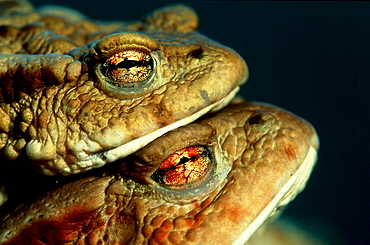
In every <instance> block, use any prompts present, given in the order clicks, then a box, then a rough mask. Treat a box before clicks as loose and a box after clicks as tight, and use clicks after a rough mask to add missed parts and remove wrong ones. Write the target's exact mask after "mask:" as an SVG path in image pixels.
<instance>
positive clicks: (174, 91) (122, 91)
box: [0, 1, 248, 175]
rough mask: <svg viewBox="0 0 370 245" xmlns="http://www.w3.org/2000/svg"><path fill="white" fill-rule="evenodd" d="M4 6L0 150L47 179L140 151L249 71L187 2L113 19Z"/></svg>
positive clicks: (231, 89)
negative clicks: (207, 31) (209, 33)
mask: <svg viewBox="0 0 370 245" xmlns="http://www.w3.org/2000/svg"><path fill="white" fill-rule="evenodd" d="M0 9H1V10H0V33H1V36H0V52H1V53H0V80H1V86H0V136H1V137H0V150H1V151H2V155H3V156H4V159H5V160H6V161H13V162H17V161H18V162H21V163H22V164H24V162H29V164H31V165H32V166H33V167H34V168H35V169H36V170H37V171H39V172H41V173H43V174H46V175H55V174H62V175H70V174H76V173H79V172H84V171H87V170H89V169H93V168H98V167H101V166H103V165H105V164H106V163H110V162H114V161H116V160H118V159H120V158H122V157H125V156H127V155H129V154H131V153H134V152H135V151H137V150H138V149H140V148H142V147H143V146H145V145H146V144H147V143H149V142H151V141H152V140H154V139H155V138H157V137H159V136H160V135H162V134H164V133H166V132H168V131H170V130H173V129H175V128H177V127H179V126H182V125H186V124H188V123H190V122H192V121H194V120H196V119H197V118H199V117H200V116H202V115H204V114H205V113H207V112H209V111H214V110H218V109H220V108H222V107H223V106H225V105H226V104H227V103H228V102H229V101H230V100H231V99H232V98H233V97H234V95H235V94H236V92H237V90H238V88H239V86H240V85H242V84H243V83H244V82H245V81H246V79H247V77H248V70H247V66H246V64H245V62H244V60H243V59H242V58H241V57H240V56H239V55H238V54H237V53H236V52H235V51H233V50H232V49H230V48H228V47H225V46H223V45H221V44H219V43H217V42H215V41H212V40H210V39H209V38H207V37H205V36H203V35H201V34H199V33H198V32H197V27H198V17H197V15H196V14H195V13H194V11H193V10H192V9H190V8H189V7H186V6H184V5H171V6H167V7H164V8H161V9H158V10H156V11H154V12H153V13H151V14H149V15H147V16H146V17H144V18H143V19H142V20H139V21H130V22H123V21H122V22H109V23H108V22H102V21H95V20H89V19H88V18H87V17H85V16H84V15H83V14H81V13H78V12H76V11H74V10H72V9H69V8H64V7H44V8H40V9H34V8H33V7H32V6H31V5H30V4H29V3H28V2H26V1H11V2H9V1H3V2H1V3H0ZM169 20H170V21H169Z"/></svg>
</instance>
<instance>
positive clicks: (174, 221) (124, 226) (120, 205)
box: [0, 100, 319, 245]
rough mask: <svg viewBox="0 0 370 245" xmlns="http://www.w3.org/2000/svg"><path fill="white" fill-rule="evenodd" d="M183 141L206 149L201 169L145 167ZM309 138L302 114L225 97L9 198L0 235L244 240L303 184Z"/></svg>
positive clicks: (311, 157) (16, 240) (102, 240)
mask: <svg viewBox="0 0 370 245" xmlns="http://www.w3.org/2000/svg"><path fill="white" fill-rule="evenodd" d="M193 146H202V147H205V148H207V149H208V151H209V152H210V153H209V155H208V156H207V157H208V158H209V159H210V160H211V161H210V162H209V164H208V166H207V169H206V170H205V174H204V175H201V176H199V178H198V177H196V178H195V179H191V180H190V182H189V183H185V184H184V183H183V184H180V185H172V184H168V183H163V182H160V181H158V178H156V177H153V176H155V173H158V169H159V168H160V167H161V166H163V163H165V162H166V161H167V160H168V159H173V157H172V156H174V154H175V155H176V154H179V151H180V152H181V150H182V149H191V147H193ZM189 147H190V148H189ZM318 147H319V140H318V137H317V134H316V132H315V130H314V128H313V127H312V126H311V125H310V124H309V123H307V122H306V121H304V120H303V119H301V118H299V117H297V116H295V115H294V114H292V113H290V112H287V111H285V110H283V109H281V108H278V107H275V106H272V105H269V104H264V103H258V102H242V101H240V100H239V101H238V100H235V101H234V102H233V103H232V104H231V105H229V106H227V107H226V108H224V109H223V110H221V111H220V112H217V113H215V114H210V115H208V116H206V117H203V118H202V120H198V121H196V122H194V123H192V124H189V125H186V126H182V127H180V128H178V129H176V130H174V131H171V132H168V133H166V134H165V135H163V136H161V137H160V138H158V139H156V140H155V141H153V142H152V143H149V144H148V145H147V146H145V147H144V148H143V149H141V150H139V151H138V152H136V153H135V154H133V155H131V156H129V157H127V158H125V159H123V160H120V161H117V162H116V163H112V164H111V165H109V166H107V167H110V169H105V170H102V169H100V170H101V171H104V173H99V174H93V175H92V176H89V177H86V178H83V179H80V180H77V181H75V182H71V183H68V184H66V185H64V186H61V187H60V188H59V189H56V190H54V191H51V192H48V193H47V194H46V195H44V196H42V197H40V198H39V199H38V200H37V201H35V202H33V203H32V204H30V205H24V206H23V207H20V208H18V209H17V211H16V212H15V213H11V214H10V215H9V216H8V217H7V218H5V219H4V220H3V222H2V225H1V228H0V231H1V232H0V241H1V243H0V244H2V245H5V244H40V242H41V241H42V243H43V244H56V243H58V244H244V243H246V242H247V241H248V240H249V238H250V237H251V236H252V235H253V234H254V233H255V231H256V230H257V229H258V228H259V227H260V226H261V225H262V224H263V223H264V222H265V221H266V220H268V219H269V218H270V217H271V216H273V215H274V214H276V213H278V212H279V210H281V208H282V207H284V206H285V205H287V204H288V203H289V201H291V200H292V199H293V198H294V197H295V196H296V195H297V194H298V193H299V192H300V191H301V190H302V189H303V188H304V186H305V184H306V181H307V179H308V177H309V175H310V173H311V171H312V168H313V166H314V164H315V161H316V156H317V150H318ZM202 157H204V155H202ZM194 159H196V160H194ZM197 159H198V158H191V157H187V158H185V160H186V161H183V160H181V161H180V162H182V164H188V163H189V162H192V161H193V160H194V161H197ZM185 162H186V163H185ZM176 166H181V164H179V165H176ZM184 166H185V165H184ZM185 168H186V167H185ZM172 169H173V168H172ZM189 169H190V167H189ZM163 173H165V175H167V174H168V172H162V174H163ZM86 174H87V173H86ZM180 176H182V175H180ZM176 178H177V177H175V179H176ZM170 181H171V179H170Z"/></svg>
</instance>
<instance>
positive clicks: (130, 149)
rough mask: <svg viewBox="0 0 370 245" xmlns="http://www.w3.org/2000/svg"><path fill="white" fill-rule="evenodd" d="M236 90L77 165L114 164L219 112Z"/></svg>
mask: <svg viewBox="0 0 370 245" xmlns="http://www.w3.org/2000/svg"><path fill="white" fill-rule="evenodd" d="M238 90H239V87H237V88H235V89H234V90H233V91H232V92H231V93H229V94H228V95H227V96H226V97H225V98H224V99H222V100H220V101H218V102H215V103H213V104H211V105H209V106H207V107H205V108H203V109H202V110H200V111H198V112H196V113H194V114H192V115H190V116H189V117H187V118H184V119H181V120H179V121H177V122H175V123H173V124H170V125H168V126H165V127H163V128H160V129H158V130H156V131H154V132H151V133H149V134H147V135H144V136H142V137H140V138H137V139H134V140H132V141H130V142H128V143H126V144H123V145H121V146H118V147H116V148H113V149H109V150H107V151H105V152H100V153H95V154H94V153H93V154H86V155H85V154H84V155H82V154H81V155H80V156H79V157H81V159H82V160H81V161H80V162H79V163H78V164H79V165H80V166H81V167H82V168H84V169H85V170H88V169H89V168H91V167H92V166H94V168H95V167H100V166H103V165H104V164H106V163H110V162H114V161H116V160H118V159H120V158H123V157H125V156H127V155H129V154H132V153H134V152H135V151H137V150H139V149H140V148H142V147H143V146H145V145H147V144H148V143H150V142H151V141H153V140H154V139H156V138H158V137H159V136H161V135H163V134H165V133H166V132H169V131H171V130H173V129H176V128H178V127H181V126H184V125H187V124H189V123H191V122H193V121H194V120H196V119H197V118H199V117H200V116H202V115H204V114H206V113H207V112H210V111H216V110H219V109H221V108H223V107H224V106H226V105H227V104H228V103H229V102H230V101H231V100H232V99H233V98H234V96H235V94H236V93H237V92H238ZM112 135H114V134H112ZM117 136H118V137H120V136H119V135H117ZM113 140H114V139H113ZM88 144H91V145H93V144H94V143H93V142H91V141H90V142H89V141H82V142H81V143H80V147H81V149H84V148H87V147H86V145H88ZM68 170H69V168H68V169H65V171H68Z"/></svg>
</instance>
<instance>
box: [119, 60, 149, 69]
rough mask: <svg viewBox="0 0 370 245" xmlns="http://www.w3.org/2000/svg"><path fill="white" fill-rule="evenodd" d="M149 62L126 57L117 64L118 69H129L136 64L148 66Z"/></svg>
mask: <svg viewBox="0 0 370 245" xmlns="http://www.w3.org/2000/svg"><path fill="white" fill-rule="evenodd" d="M148 63H149V62H146V61H136V60H128V59H124V60H123V61H122V62H120V63H118V64H116V65H115V68H117V69H129V68H132V67H136V66H147V65H148Z"/></svg>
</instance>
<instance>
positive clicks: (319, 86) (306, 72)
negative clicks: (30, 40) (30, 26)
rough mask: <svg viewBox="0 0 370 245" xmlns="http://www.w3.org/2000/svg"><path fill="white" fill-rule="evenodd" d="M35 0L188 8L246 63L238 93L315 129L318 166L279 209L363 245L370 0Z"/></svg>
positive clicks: (103, 10) (103, 9) (104, 11)
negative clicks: (318, 142)
mask: <svg viewBox="0 0 370 245" xmlns="http://www.w3.org/2000/svg"><path fill="white" fill-rule="evenodd" d="M32 2H33V3H34V5H35V6H39V5H41V4H45V3H59V4H61V2H63V5H65V6H70V7H73V8H75V9H77V10H79V11H81V12H83V13H84V14H86V15H87V16H88V17H90V18H95V19H104V20H136V19H139V18H141V17H143V16H144V15H145V14H147V13H149V12H150V11H151V10H153V9H155V8H158V7H161V6H163V5H164V4H167V3H174V2H182V3H186V4H188V5H190V6H191V7H193V8H194V9H195V10H196V11H197V12H198V14H199V17H200V23H201V26H200V32H202V33H203V34H205V35H207V36H209V37H211V38H212V39H214V40H217V41H219V42H221V43H223V44H225V45H227V46H230V47H232V48H234V49H235V50H236V51H238V52H239V53H240V54H241V56H243V57H244V59H245V60H246V62H247V63H248V65H249V69H250V74H251V75H250V79H249V81H248V83H247V84H246V85H245V86H244V87H243V88H242V90H241V94H242V95H243V96H244V97H245V98H247V99H249V100H258V101H265V102H269V103H273V104H276V105H278V106H281V107H283V108H285V109H288V110H290V111H292V112H294V113H296V114H298V115H300V116H302V117H303V118H305V119H307V120H308V121H310V122H311V123H312V124H313V125H314V126H315V127H316V129H317V131H318V134H319V136H320V140H321V149H320V153H319V160H318V163H317V166H316V168H315V170H314V172H313V174H312V177H311V179H310V181H309V183H308V185H307V187H306V189H305V191H304V192H303V193H302V194H300V195H299V196H298V197H297V198H296V200H295V201H294V202H293V203H292V204H291V205H290V206H289V208H288V209H287V210H286V212H285V215H286V216H289V217H292V218H293V219H295V220H297V221H299V222H303V223H305V224H313V225H312V226H309V227H308V229H311V230H313V231H314V232H323V233H324V235H329V236H330V235H333V234H334V236H335V237H336V238H337V239H338V240H343V239H344V240H345V241H346V243H347V244H370V242H369V233H370V226H369V223H368V221H369V219H370V215H369V206H370V205H369V194H370V191H369V177H370V176H369V168H368V166H367V165H366V164H369V163H370V162H369V157H368V155H369V151H370V144H369V142H370V140H369V130H368V129H369V126H370V124H369V114H370V99H369V93H370V81H369V79H370V76H369V73H370V72H369V68H370V62H369V61H370V60H369V59H370V42H369V41H370V38H369V33H370V2H356V1H354V2H350V1H348V2H279V1H277V2H264V1H262V2H249V1H248V2H233V1H227V2H226V1H159V0H157V1H114V0H104V1H86V0H85V1H76V0H73V1H71V0H64V1H45V0H42V1H40V0H39V1H32ZM342 236H343V237H344V238H342Z"/></svg>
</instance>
